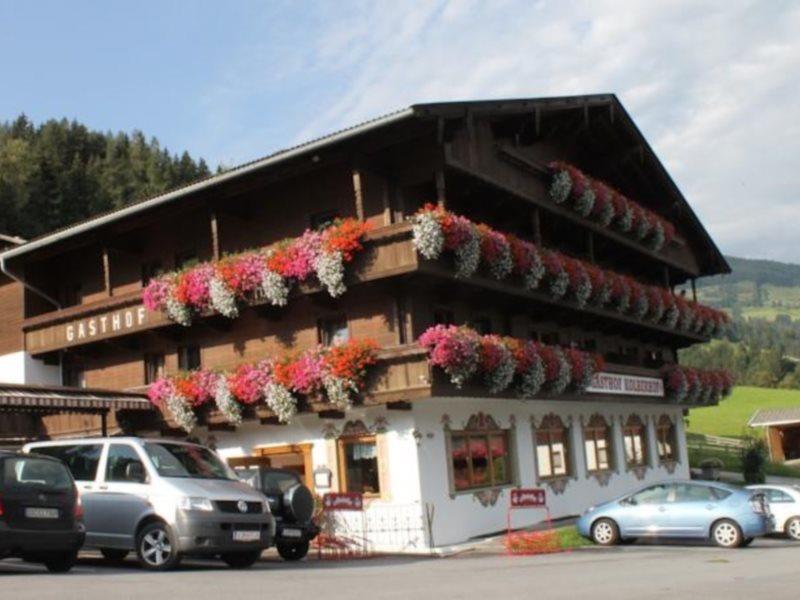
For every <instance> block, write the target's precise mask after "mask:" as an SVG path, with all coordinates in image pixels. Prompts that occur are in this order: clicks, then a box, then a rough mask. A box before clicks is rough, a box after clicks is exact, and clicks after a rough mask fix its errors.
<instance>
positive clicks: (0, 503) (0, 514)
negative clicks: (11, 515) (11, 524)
mask: <svg viewBox="0 0 800 600" xmlns="http://www.w3.org/2000/svg"><path fill="white" fill-rule="evenodd" d="M4 514H5V511H4V510H3V498H2V497H0V519H2V518H3V515H4Z"/></svg>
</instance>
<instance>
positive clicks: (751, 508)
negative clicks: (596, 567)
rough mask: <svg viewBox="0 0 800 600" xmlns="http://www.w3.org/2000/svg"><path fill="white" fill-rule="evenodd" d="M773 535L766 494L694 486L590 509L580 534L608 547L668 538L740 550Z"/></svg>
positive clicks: (661, 488) (674, 484) (651, 489)
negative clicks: (754, 539) (642, 538)
mask: <svg viewBox="0 0 800 600" xmlns="http://www.w3.org/2000/svg"><path fill="white" fill-rule="evenodd" d="M770 529H771V515H770V511H769V504H768V502H767V500H766V498H765V496H764V494H763V493H760V492H758V491H756V490H746V489H741V488H737V487H734V486H730V485H725V484H722V483H710V482H695V481H671V482H669V483H659V484H655V485H649V486H647V487H645V488H642V489H639V490H638V491H636V492H634V493H632V494H628V495H627V496H623V497H622V498H619V499H617V500H612V501H611V502H606V503H605V504H601V505H599V506H593V507H591V508H589V510H587V511H586V512H585V513H584V514H583V515H582V516H581V518H580V520H579V521H578V532H579V533H580V534H581V535H582V536H584V537H587V538H589V539H591V540H593V541H594V542H595V543H597V544H600V545H603V546H611V545H613V544H617V543H630V542H632V541H635V540H636V539H637V538H640V537H656V538H662V537H663V538H667V537H669V538H700V539H709V540H711V541H713V542H714V543H716V544H717V545H718V546H722V547H723V548H737V547H739V546H747V545H748V544H749V543H750V542H752V541H753V538H756V537H759V536H762V535H764V534H766V533H767V532H769V531H770Z"/></svg>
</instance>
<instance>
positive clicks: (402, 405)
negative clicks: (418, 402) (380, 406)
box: [386, 400, 411, 410]
mask: <svg viewBox="0 0 800 600" xmlns="http://www.w3.org/2000/svg"><path fill="white" fill-rule="evenodd" d="M386 410H411V402H409V401H408V400H398V401H397V402H387V403H386Z"/></svg>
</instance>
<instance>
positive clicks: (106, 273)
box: [103, 246, 112, 297]
mask: <svg viewBox="0 0 800 600" xmlns="http://www.w3.org/2000/svg"><path fill="white" fill-rule="evenodd" d="M103 285H105V290H106V296H107V297H111V294H112V289H111V261H110V260H109V258H108V247H107V246H103Z"/></svg>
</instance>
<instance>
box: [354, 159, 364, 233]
mask: <svg viewBox="0 0 800 600" xmlns="http://www.w3.org/2000/svg"><path fill="white" fill-rule="evenodd" d="M353 195H354V197H355V202H356V217H357V218H358V220H359V221H363V220H364V182H363V179H362V177H361V171H359V170H358V169H353Z"/></svg>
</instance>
